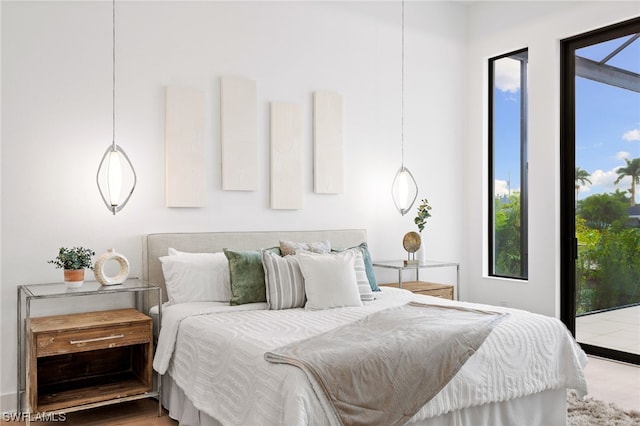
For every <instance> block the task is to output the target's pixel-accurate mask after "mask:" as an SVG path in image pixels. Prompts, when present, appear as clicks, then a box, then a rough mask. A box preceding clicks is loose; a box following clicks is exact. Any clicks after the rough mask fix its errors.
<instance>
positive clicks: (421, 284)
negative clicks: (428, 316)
mask: <svg viewBox="0 0 640 426" xmlns="http://www.w3.org/2000/svg"><path fill="white" fill-rule="evenodd" d="M380 285H381V286H387V287H398V283H388V284H380ZM402 288H403V289H405V290H409V291H410V292H412V293H416V294H424V295H426V296H434V297H441V298H443V299H449V300H453V286H451V285H447V284H436V283H428V282H425V281H407V282H404V283H402Z"/></svg>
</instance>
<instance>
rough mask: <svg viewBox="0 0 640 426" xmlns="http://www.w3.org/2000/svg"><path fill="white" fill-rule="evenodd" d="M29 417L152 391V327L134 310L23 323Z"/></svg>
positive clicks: (144, 316)
mask: <svg viewBox="0 0 640 426" xmlns="http://www.w3.org/2000/svg"><path fill="white" fill-rule="evenodd" d="M26 352H27V363H26V367H27V370H26V373H27V383H26V384H27V388H26V391H27V396H28V403H29V411H30V412H32V413H37V412H51V411H56V410H65V409H69V408H72V407H80V406H85V405H87V404H93V403H98V402H104V401H110V400H116V399H121V398H127V397H130V396H133V395H141V394H144V393H146V392H149V391H151V389H152V387H153V380H152V377H153V376H152V374H153V371H152V362H153V324H152V322H151V318H150V317H148V316H146V315H144V314H142V313H141V312H138V311H137V310H135V309H115V310H110V311H99V312H87V313H81V314H68V315H54V316H48V317H39V318H29V319H28V320H27V347H26Z"/></svg>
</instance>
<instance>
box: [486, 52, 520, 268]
mask: <svg viewBox="0 0 640 426" xmlns="http://www.w3.org/2000/svg"><path fill="white" fill-rule="evenodd" d="M523 53H526V58H521V59H520V275H519V276H517V275H506V274H498V273H496V265H495V259H496V256H495V226H494V222H495V214H496V211H495V149H494V145H495V144H494V118H495V117H494V92H495V71H494V69H495V66H494V63H495V62H496V61H498V60H500V59H503V58H514V57H515V58H514V59H518V56H519V55H522V54H523ZM528 56H529V48H526V47H525V48H522V49H518V50H515V51H512V52H508V53H504V54H501V55H498V56H494V57H491V58H489V59H488V61H487V67H488V76H489V79H488V88H489V91H488V92H489V93H488V95H489V96H488V162H489V164H488V165H489V167H488V170H489V173H488V179H489V184H488V200H489V203H488V207H489V208H488V213H489V216H488V239H487V241H488V267H489V269H488V271H489V276H491V277H498V278H508V279H515V280H523V281H527V280H528V277H529V188H528V186H529V185H528V169H529V162H528V149H527V146H528V139H529V136H528V135H529V131H528V129H529V114H528V113H529V108H528V104H529V93H528V85H527V80H528V64H529V58H528Z"/></svg>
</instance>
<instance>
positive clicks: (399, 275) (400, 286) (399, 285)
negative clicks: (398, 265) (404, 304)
mask: <svg viewBox="0 0 640 426" xmlns="http://www.w3.org/2000/svg"><path fill="white" fill-rule="evenodd" d="M398 288H402V269H398Z"/></svg>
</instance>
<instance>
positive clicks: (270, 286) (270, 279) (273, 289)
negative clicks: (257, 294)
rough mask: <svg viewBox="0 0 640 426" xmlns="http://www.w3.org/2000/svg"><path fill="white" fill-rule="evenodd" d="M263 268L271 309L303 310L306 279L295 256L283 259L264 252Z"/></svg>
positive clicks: (266, 251)
mask: <svg viewBox="0 0 640 426" xmlns="http://www.w3.org/2000/svg"><path fill="white" fill-rule="evenodd" d="M262 266H263V268H264V280H265V285H266V290H267V305H268V306H269V309H291V308H302V307H304V304H305V301H306V299H307V298H306V295H305V292H304V277H303V276H302V271H301V270H300V264H299V263H298V260H297V259H296V258H295V257H294V256H286V257H281V256H279V255H277V254H275V253H273V252H271V251H269V250H262Z"/></svg>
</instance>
